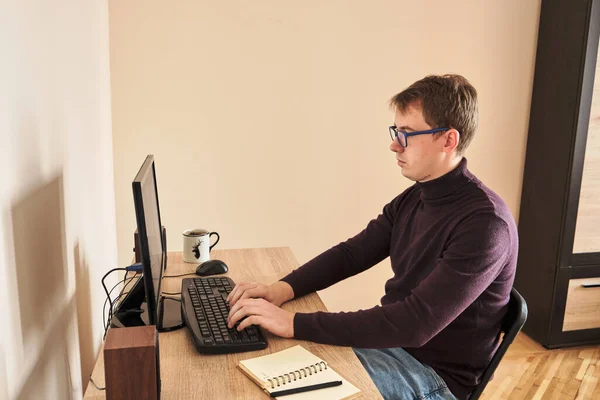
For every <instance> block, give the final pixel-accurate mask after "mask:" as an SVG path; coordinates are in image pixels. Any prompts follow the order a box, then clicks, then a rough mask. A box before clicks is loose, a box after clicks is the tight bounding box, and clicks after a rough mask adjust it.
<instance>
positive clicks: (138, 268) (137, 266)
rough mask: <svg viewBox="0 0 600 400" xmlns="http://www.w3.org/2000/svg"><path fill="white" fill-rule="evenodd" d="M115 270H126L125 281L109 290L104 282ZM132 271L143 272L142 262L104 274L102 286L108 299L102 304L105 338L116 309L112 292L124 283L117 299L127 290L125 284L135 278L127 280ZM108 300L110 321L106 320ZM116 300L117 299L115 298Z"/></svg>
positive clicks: (115, 269) (114, 269)
mask: <svg viewBox="0 0 600 400" xmlns="http://www.w3.org/2000/svg"><path fill="white" fill-rule="evenodd" d="M115 271H125V276H124V277H123V281H122V282H119V283H117V284H116V285H115V286H113V287H112V288H111V290H110V292H109V291H108V289H107V288H106V283H104V280H105V279H106V277H107V276H109V275H110V274H112V273H113V272H115ZM131 271H134V272H142V264H141V263H136V264H132V265H129V266H127V267H125V268H113V269H111V270H110V271H108V272H107V273H106V274H104V276H103V277H102V281H101V282H102V287H103V288H104V292H105V293H106V300H105V301H104V305H103V306H102V324H103V325H104V336H103V338H105V337H106V332H107V331H108V326H109V325H110V321H111V319H112V314H113V309H114V306H115V305H114V303H113V300H112V299H111V298H110V294H111V293H112V292H113V290H114V289H115V288H116V287H117V286H118V285H120V284H123V285H124V286H123V288H122V289H121V293H120V294H119V296H117V299H118V298H119V297H120V296H121V294H122V293H123V290H125V284H126V283H127V282H129V281H130V280H131V279H133V278H135V276H134V277H132V278H129V280H127V274H128V273H129V272H131ZM107 301H108V303H109V304H110V309H109V315H108V317H109V318H108V321H105V319H104V316H105V314H106V302H107ZM115 301H116V299H115Z"/></svg>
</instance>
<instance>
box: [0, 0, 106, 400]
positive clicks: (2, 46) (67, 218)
mask: <svg viewBox="0 0 600 400" xmlns="http://www.w3.org/2000/svg"><path fill="white" fill-rule="evenodd" d="M0 27H1V28H0V32H1V34H0V54H2V62H0V93H1V95H0V143H1V145H0V183H1V184H0V315H2V323H1V325H0V326H1V328H0V398H2V399H6V398H8V399H16V398H23V399H30V398H36V399H37V398H39V399H41V398H45V399H68V398H80V397H81V395H82V392H83V389H84V388H85V386H86V385H87V383H88V376H89V374H90V372H91V368H92V366H93V364H94V361H95V358H96V355H97V352H98V349H99V345H100V343H101V338H102V315H101V308H102V304H103V301H104V295H103V290H102V287H101V285H100V278H101V277H102V276H103V275H104V273H105V272H106V271H108V270H109V269H110V268H112V267H114V266H115V265H116V264H117V250H116V224H115V203H114V179H113V160H112V136H111V115H110V73H109V60H108V58H109V49H108V39H109V37H108V6H107V4H106V2H102V1H100V2H85V1H84V2H81V1H75V0H54V1H48V0H46V1H44V0H37V1H28V2H21V1H15V0H9V2H8V4H7V3H6V2H5V3H3V5H2V11H1V12H0ZM111 281H112V282H115V279H112V280H111ZM111 286H112V285H111ZM82 376H83V381H82Z"/></svg>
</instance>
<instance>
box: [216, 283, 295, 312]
mask: <svg viewBox="0 0 600 400" xmlns="http://www.w3.org/2000/svg"><path fill="white" fill-rule="evenodd" d="M248 298H262V299H265V300H267V301H268V302H269V303H272V304H274V305H276V306H278V307H279V306H280V305H282V304H283V303H285V302H286V301H288V300H291V299H293V298H294V290H293V289H292V287H291V286H290V285H289V284H288V283H286V282H283V281H279V282H275V283H274V284H272V285H270V286H267V285H263V284H261V283H256V282H241V283H238V284H237V285H235V287H234V288H233V290H232V291H231V293H229V296H227V302H228V303H229V306H230V307H232V309H233V306H235V304H236V303H237V302H238V301H240V300H242V299H248ZM230 315H231V314H230Z"/></svg>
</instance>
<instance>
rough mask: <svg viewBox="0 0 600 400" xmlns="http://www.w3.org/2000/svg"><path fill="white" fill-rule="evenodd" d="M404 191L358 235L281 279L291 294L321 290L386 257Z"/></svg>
mask: <svg viewBox="0 0 600 400" xmlns="http://www.w3.org/2000/svg"><path fill="white" fill-rule="evenodd" d="M405 193H406V192H404V193H403V194H401V195H399V196H398V197H396V198H395V199H394V200H392V202H390V203H388V204H387V205H386V206H385V207H384V208H383V211H382V213H381V214H380V215H379V216H378V217H377V218H375V219H373V220H372V221H370V222H369V224H368V225H367V227H366V228H365V229H364V230H363V231H362V232H360V233H359V234H358V235H356V236H354V237H353V238H350V239H348V240H347V241H345V242H343V243H340V244H338V245H337V246H334V247H332V248H331V249H329V250H327V251H325V252H323V253H321V254H320V255H318V256H317V257H315V258H313V259H312V260H310V261H309V262H307V263H306V264H304V265H302V266H301V267H299V268H298V269H296V270H294V271H292V272H291V273H290V274H288V275H287V276H285V277H284V278H282V279H281V280H282V281H284V282H287V283H288V284H289V285H290V286H291V287H292V289H293V290H294V297H295V298H298V297H301V296H304V295H305V294H307V293H312V292H315V291H317V290H323V289H325V288H327V287H329V286H331V285H333V284H335V283H337V282H340V281H342V280H344V279H346V278H349V277H351V276H354V275H356V274H358V273H360V272H362V271H365V270H367V269H369V268H371V267H372V266H374V265H375V264H377V263H379V262H380V261H382V260H384V259H385V258H386V257H388V256H389V254H390V238H391V235H392V227H393V224H394V218H395V215H396V210H397V207H398V204H399V202H401V201H402V197H403V196H404V194H405Z"/></svg>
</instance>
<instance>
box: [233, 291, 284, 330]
mask: <svg viewBox="0 0 600 400" xmlns="http://www.w3.org/2000/svg"><path fill="white" fill-rule="evenodd" d="M295 315H296V313H293V312H289V311H286V310H282V309H281V308H279V307H278V306H276V305H274V304H271V303H269V302H268V301H267V300H265V299H247V298H246V299H242V300H239V301H238V302H236V304H235V305H234V306H233V307H231V311H230V312H229V318H228V319H227V326H228V327H229V328H230V329H231V328H233V326H234V325H235V323H236V322H237V321H239V320H240V319H242V318H244V317H246V319H244V320H243V321H242V322H241V323H240V325H239V326H238V328H237V329H238V331H241V330H242V329H244V328H246V327H247V326H250V325H260V326H262V327H263V328H264V329H266V330H268V331H269V332H271V333H273V334H275V335H277V336H282V337H285V338H292V337H294V316H295Z"/></svg>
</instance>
